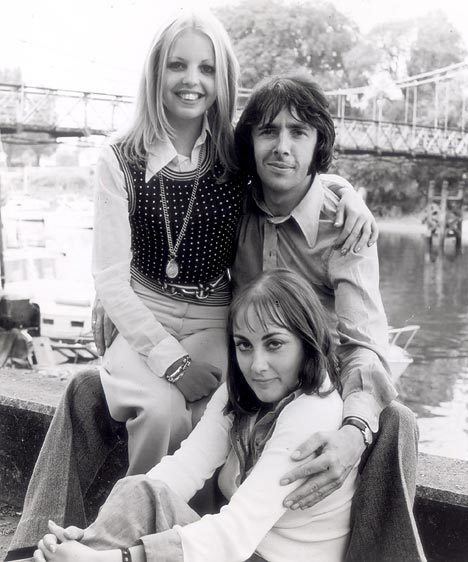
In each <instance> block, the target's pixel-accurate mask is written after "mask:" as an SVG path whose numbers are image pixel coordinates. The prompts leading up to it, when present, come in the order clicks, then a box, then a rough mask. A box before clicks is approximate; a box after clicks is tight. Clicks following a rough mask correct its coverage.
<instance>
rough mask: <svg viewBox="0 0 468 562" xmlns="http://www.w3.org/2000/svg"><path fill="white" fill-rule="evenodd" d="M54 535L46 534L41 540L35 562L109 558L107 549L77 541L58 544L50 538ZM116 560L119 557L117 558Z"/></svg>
mask: <svg viewBox="0 0 468 562" xmlns="http://www.w3.org/2000/svg"><path fill="white" fill-rule="evenodd" d="M53 536H54V535H45V536H44V538H43V539H41V540H40V541H39V544H38V545H37V546H38V550H36V551H35V552H34V561H35V562H104V560H108V558H107V556H106V555H107V553H106V551H98V550H94V549H93V548H90V547H89V546H85V545H84V544H81V543H79V542H77V541H66V542H63V543H62V544H56V543H53V541H52V540H51V539H50V537H53ZM46 541H47V542H46ZM116 560H118V559H117V558H116ZM109 562H110V558H109Z"/></svg>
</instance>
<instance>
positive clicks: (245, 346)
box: [235, 341, 252, 351]
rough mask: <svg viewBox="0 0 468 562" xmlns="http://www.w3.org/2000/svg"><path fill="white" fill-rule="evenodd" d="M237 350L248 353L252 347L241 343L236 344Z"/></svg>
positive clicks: (243, 342) (246, 343)
mask: <svg viewBox="0 0 468 562" xmlns="http://www.w3.org/2000/svg"><path fill="white" fill-rule="evenodd" d="M235 346H236V348H237V349H238V351H248V350H249V349H250V348H251V347H252V346H251V345H250V344H249V343H248V342H245V341H239V342H236V343H235Z"/></svg>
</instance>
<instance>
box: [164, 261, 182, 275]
mask: <svg viewBox="0 0 468 562" xmlns="http://www.w3.org/2000/svg"><path fill="white" fill-rule="evenodd" d="M166 275H167V277H169V279H175V278H176V277H177V276H178V275H179V264H178V263H177V262H176V261H175V259H174V258H171V259H170V260H169V261H168V262H167V265H166Z"/></svg>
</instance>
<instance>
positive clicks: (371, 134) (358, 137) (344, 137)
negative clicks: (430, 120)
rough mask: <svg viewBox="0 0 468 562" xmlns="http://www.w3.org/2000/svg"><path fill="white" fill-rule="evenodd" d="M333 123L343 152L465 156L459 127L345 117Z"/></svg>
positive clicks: (467, 146) (466, 140)
mask: <svg viewBox="0 0 468 562" xmlns="http://www.w3.org/2000/svg"><path fill="white" fill-rule="evenodd" d="M335 123H336V132H337V141H336V148H337V150H339V151H342V152H350V153H353V152H354V153H359V152H363V153H369V152H373V153H377V154H379V153H380V154H387V155H390V154H391V155H414V156H428V157H429V156H438V157H440V156H445V157H450V158H468V133H467V132H465V131H461V130H458V129H445V128H436V127H428V126H423V125H418V126H414V125H411V124H405V123H393V122H380V121H367V120H357V119H348V118H340V119H335Z"/></svg>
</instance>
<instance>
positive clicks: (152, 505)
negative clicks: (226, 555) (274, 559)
mask: <svg viewBox="0 0 468 562" xmlns="http://www.w3.org/2000/svg"><path fill="white" fill-rule="evenodd" d="M199 519H200V517H199V515H198V514H197V513H196V512H195V511H194V510H193V509H191V507H190V506H189V505H188V504H187V503H186V502H184V501H183V500H182V499H181V498H180V497H179V496H178V495H177V494H175V493H174V492H173V491H172V490H171V489H170V488H169V487H168V486H166V485H165V484H164V483H163V482H160V481H157V480H151V479H150V478H148V477H147V476H141V475H140V476H127V477H126V478H124V479H122V480H119V482H117V484H116V485H115V486H114V489H113V490H112V492H111V494H110V495H109V498H108V499H107V501H106V503H105V504H104V505H103V507H102V509H101V510H100V512H99V515H98V517H97V519H96V521H95V522H94V523H93V524H92V525H90V526H89V527H88V528H87V529H86V530H85V535H84V539H83V541H82V542H84V544H86V545H87V546H90V547H91V548H95V549H96V550H110V549H113V548H122V547H130V546H135V545H137V544H139V543H140V539H141V538H142V537H144V539H143V545H144V548H145V553H146V560H147V562H175V561H182V560H183V550H182V544H181V541H180V539H179V537H178V534H177V533H176V532H175V531H173V532H172V533H170V534H169V537H168V536H167V533H164V531H170V530H171V529H172V528H173V527H174V526H175V525H188V524H190V523H193V522H194V521H198V520H199ZM248 562H266V561H264V560H263V558H261V557H260V556H258V555H256V554H254V555H253V556H252V557H251V558H249V561H248Z"/></svg>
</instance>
